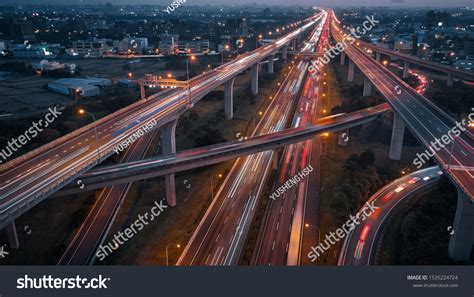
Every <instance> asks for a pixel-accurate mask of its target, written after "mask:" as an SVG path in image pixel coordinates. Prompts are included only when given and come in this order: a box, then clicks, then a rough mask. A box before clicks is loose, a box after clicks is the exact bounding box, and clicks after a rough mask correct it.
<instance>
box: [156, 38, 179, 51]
mask: <svg viewBox="0 0 474 297" xmlns="http://www.w3.org/2000/svg"><path fill="white" fill-rule="evenodd" d="M178 42H179V35H171V34H161V36H160V42H159V43H158V49H159V51H160V54H162V55H173V54H175V53H176V51H177V49H178Z"/></svg>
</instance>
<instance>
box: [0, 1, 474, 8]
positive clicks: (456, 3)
mask: <svg viewBox="0 0 474 297" xmlns="http://www.w3.org/2000/svg"><path fill="white" fill-rule="evenodd" d="M171 2H172V1H166V0H158V1H153V0H138V1H133V2H131V1H125V0H109V1H100V0H79V1H75V0H44V1H42V2H41V5H80V4H84V5H96V4H105V3H112V4H115V5H140V4H143V5H165V6H166V5H169V4H170V3H171ZM254 3H255V4H258V5H282V6H294V5H303V6H321V7H346V6H350V7H357V6H368V7H374V6H392V7H469V6H473V3H472V1H470V0H453V1H449V2H446V1H444V0H410V1H406V0H355V1H350V3H347V1H345V0H331V1H329V0H314V1H312V0H295V1H292V2H288V1H285V0H259V1H252V0H243V1H239V4H238V5H237V6H239V5H248V4H254ZM11 4H20V5H32V4H34V5H37V4H38V2H37V1H32V0H6V1H5V2H4V5H11ZM185 4H186V5H190V6H193V5H206V4H210V5H234V4H235V2H234V1H231V0H191V1H187V2H186V3H185Z"/></svg>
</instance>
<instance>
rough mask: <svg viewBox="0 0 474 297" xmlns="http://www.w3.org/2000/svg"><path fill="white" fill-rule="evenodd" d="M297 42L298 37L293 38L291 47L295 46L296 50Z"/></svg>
mask: <svg viewBox="0 0 474 297" xmlns="http://www.w3.org/2000/svg"><path fill="white" fill-rule="evenodd" d="M296 44H297V43H296V39H293V40H292V41H291V47H292V48H293V50H294V51H296Z"/></svg>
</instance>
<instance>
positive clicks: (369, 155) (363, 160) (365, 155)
mask: <svg viewBox="0 0 474 297" xmlns="http://www.w3.org/2000/svg"><path fill="white" fill-rule="evenodd" d="M374 162H375V154H374V152H373V151H372V150H370V149H367V150H365V151H363V152H362V153H361V154H360V155H359V165H360V166H361V167H362V168H363V169H365V168H367V167H369V166H372V165H374Z"/></svg>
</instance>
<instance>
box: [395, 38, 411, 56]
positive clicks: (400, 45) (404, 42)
mask: <svg viewBox="0 0 474 297" xmlns="http://www.w3.org/2000/svg"><path fill="white" fill-rule="evenodd" d="M393 48H394V49H395V50H397V51H400V52H402V53H410V52H411V51H412V50H413V38H412V36H411V35H399V36H397V37H396V38H395V40H394V44H393Z"/></svg>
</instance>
